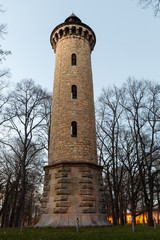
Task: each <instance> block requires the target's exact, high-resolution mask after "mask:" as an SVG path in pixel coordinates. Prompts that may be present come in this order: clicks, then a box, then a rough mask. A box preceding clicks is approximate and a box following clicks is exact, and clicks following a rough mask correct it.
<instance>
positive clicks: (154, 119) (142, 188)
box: [96, 78, 160, 225]
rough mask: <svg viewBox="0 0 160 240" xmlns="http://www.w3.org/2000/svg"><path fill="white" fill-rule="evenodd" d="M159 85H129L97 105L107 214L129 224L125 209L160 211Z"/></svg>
mask: <svg viewBox="0 0 160 240" xmlns="http://www.w3.org/2000/svg"><path fill="white" fill-rule="evenodd" d="M159 106H160V85H159V84H154V83H152V82H150V81H145V80H141V81H138V80H135V79H132V78H130V79H128V81H127V83H126V84H125V85H124V86H123V87H122V88H119V89H118V88H116V87H114V88H111V89H107V90H103V93H102V95H101V97H100V98H99V102H98V104H97V111H96V113H97V146H98V156H99V163H100V164H101V165H103V166H104V174H105V189H106V190H105V191H106V203H107V213H108V215H112V217H113V223H114V224H118V222H119V219H120V221H121V223H122V224H124V222H125V217H124V216H125V215H126V211H127V209H129V210H130V211H131V212H132V216H133V218H134V219H135V217H136V212H137V211H144V210H145V211H147V212H148V222H149V224H150V225H153V216H152V212H153V207H154V205H155V204H157V205H158V208H160V205H159V204H160V201H159V198H160V192H159V188H160V168H159V164H160V143H159V139H160V107H159Z"/></svg>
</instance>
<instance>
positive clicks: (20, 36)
mask: <svg viewBox="0 0 160 240" xmlns="http://www.w3.org/2000/svg"><path fill="white" fill-rule="evenodd" d="M1 4H2V5H3V8H4V9H5V10H6V12H5V13H3V14H1V23H7V31H8V34H7V35H6V36H5V40H1V45H2V47H3V49H4V48H5V49H7V50H11V52H12V55H11V56H8V57H7V61H6V62H5V66H7V67H9V68H10V70H11V74H12V77H11V79H10V81H11V82H12V83H16V82H18V81H20V80H21V79H24V78H26V79H27V78H32V79H34V81H35V82H36V83H38V84H40V85H41V86H42V87H44V88H47V89H48V90H50V91H52V87H53V79H54V63H55V54H54V52H53V50H52V48H51V45H50V34H51V32H52V30H53V29H54V28H55V27H56V26H57V25H58V24H60V23H62V22H63V21H64V20H65V19H66V18H67V17H68V16H69V15H70V14H71V13H72V12H74V13H75V14H76V15H77V16H78V17H79V18H80V19H81V20H82V22H83V23H86V24H87V25H89V26H90V27H91V28H92V29H93V31H94V32H95V34H96V38H97V42H96V46H95V49H94V51H93V52H92V70H93V83H94V95H95V99H97V98H98V96H99V95H100V93H101V89H102V88H103V87H105V88H107V87H108V86H112V85H113V84H115V85H116V86H120V85H121V84H122V83H123V82H125V81H126V79H127V78H128V77H129V76H134V77H135V78H137V79H142V78H144V79H148V80H154V81H156V82H160V61H159V58H160V18H158V17H157V18H156V17H154V14H153V11H152V9H151V8H148V9H146V10H144V9H142V8H141V7H140V6H139V5H138V0H121V1H120V0H99V1H93V0H86V1H84V0H81V1H76V0H67V1H65V0H59V1H57V0H56V1H54V0H45V1H44V0H1Z"/></svg>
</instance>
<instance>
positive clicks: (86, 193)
mask: <svg viewBox="0 0 160 240" xmlns="http://www.w3.org/2000/svg"><path fill="white" fill-rule="evenodd" d="M92 194H93V190H91V189H81V190H80V195H92Z"/></svg>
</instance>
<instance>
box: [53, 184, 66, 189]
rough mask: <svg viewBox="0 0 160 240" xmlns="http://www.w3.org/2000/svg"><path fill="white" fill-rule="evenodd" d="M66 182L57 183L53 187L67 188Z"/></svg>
mask: <svg viewBox="0 0 160 240" xmlns="http://www.w3.org/2000/svg"><path fill="white" fill-rule="evenodd" d="M67 186H68V184H67V183H59V184H56V185H55V189H56V190H57V189H67Z"/></svg>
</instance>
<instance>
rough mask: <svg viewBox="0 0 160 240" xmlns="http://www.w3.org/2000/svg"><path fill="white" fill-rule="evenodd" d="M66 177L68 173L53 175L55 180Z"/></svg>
mask: <svg viewBox="0 0 160 240" xmlns="http://www.w3.org/2000/svg"><path fill="white" fill-rule="evenodd" d="M63 177H68V172H60V173H55V178H63Z"/></svg>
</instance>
